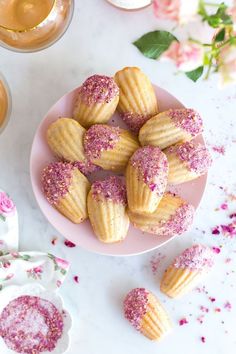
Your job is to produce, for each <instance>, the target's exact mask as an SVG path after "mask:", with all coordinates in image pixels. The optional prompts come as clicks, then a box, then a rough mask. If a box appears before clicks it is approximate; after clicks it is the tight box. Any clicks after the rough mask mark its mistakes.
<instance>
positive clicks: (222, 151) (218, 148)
mask: <svg viewBox="0 0 236 354" xmlns="http://www.w3.org/2000/svg"><path fill="white" fill-rule="evenodd" d="M212 150H213V151H215V152H218V153H219V154H221V155H224V154H225V147H224V146H223V145H221V146H212Z"/></svg>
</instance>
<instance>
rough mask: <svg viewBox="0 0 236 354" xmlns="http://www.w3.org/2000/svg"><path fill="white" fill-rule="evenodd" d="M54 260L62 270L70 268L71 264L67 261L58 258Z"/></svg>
mask: <svg viewBox="0 0 236 354" xmlns="http://www.w3.org/2000/svg"><path fill="white" fill-rule="evenodd" d="M54 259H55V262H56V264H57V265H58V266H59V267H60V268H62V269H68V267H69V262H67V261H65V260H64V259H62V258H58V257H55V258H54Z"/></svg>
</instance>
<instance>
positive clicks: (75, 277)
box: [74, 275, 79, 284]
mask: <svg viewBox="0 0 236 354" xmlns="http://www.w3.org/2000/svg"><path fill="white" fill-rule="evenodd" d="M74 281H75V282H76V283H77V284H79V277H78V275H75V276H74Z"/></svg>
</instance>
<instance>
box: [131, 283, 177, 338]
mask: <svg viewBox="0 0 236 354" xmlns="http://www.w3.org/2000/svg"><path fill="white" fill-rule="evenodd" d="M124 315H125V318H126V319H127V320H128V321H129V322H130V323H131V325H132V326H133V327H134V328H136V329H137V330H138V331H140V332H141V333H142V334H143V335H144V336H146V337H147V338H149V339H151V340H160V339H162V338H163V337H164V336H165V335H166V334H167V333H168V332H169V331H170V330H171V323H170V320H169V318H168V315H167V313H166V311H165V309H164V308H163V307H162V305H161V304H160V302H159V301H158V300H157V299H156V297H155V296H154V295H153V294H152V293H151V292H150V291H148V290H146V289H144V288H136V289H133V290H131V291H130V292H129V293H128V294H127V295H126V297H125V300H124Z"/></svg>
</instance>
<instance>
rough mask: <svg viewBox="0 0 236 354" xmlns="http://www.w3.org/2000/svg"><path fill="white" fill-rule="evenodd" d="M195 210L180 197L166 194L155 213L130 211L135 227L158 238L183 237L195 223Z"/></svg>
mask: <svg viewBox="0 0 236 354" xmlns="http://www.w3.org/2000/svg"><path fill="white" fill-rule="evenodd" d="M194 213H195V209H194V207H193V206H192V205H191V204H189V203H187V202H186V201H184V200H183V199H182V198H180V197H179V196H177V195H175V194H173V193H170V192H166V193H165V194H164V196H163V198H162V199H161V201H160V203H159V205H158V207H157V209H156V210H155V211H154V212H153V213H149V214H147V213H143V214H139V213H135V212H133V211H132V210H129V211H128V214H129V218H130V221H131V223H132V224H133V225H134V227H136V228H138V229H140V230H142V231H144V232H148V233H151V234H154V235H157V236H162V237H171V236H175V235H181V234H182V233H184V232H185V231H186V230H188V229H189V227H190V226H191V224H192V222H193V217H194Z"/></svg>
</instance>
